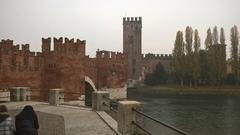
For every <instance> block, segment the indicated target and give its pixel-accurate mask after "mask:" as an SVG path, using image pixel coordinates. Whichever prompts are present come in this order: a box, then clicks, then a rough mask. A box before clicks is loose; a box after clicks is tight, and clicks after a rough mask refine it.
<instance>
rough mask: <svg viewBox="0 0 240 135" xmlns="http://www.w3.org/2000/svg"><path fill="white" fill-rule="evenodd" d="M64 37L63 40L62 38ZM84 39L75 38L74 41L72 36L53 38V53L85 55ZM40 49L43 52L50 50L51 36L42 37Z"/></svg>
mask: <svg viewBox="0 0 240 135" xmlns="http://www.w3.org/2000/svg"><path fill="white" fill-rule="evenodd" d="M63 39H64V40H63ZM85 44H86V41H85V40H80V39H77V40H76V41H74V38H72V39H68V38H63V37H60V38H56V37H54V38H53V51H52V52H54V53H62V54H79V52H80V53H81V54H84V55H85ZM42 51H43V53H50V52H51V38H46V39H45V38H42Z"/></svg>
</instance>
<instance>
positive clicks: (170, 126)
mask: <svg viewBox="0 0 240 135" xmlns="http://www.w3.org/2000/svg"><path fill="white" fill-rule="evenodd" d="M132 111H134V112H136V113H138V114H140V115H142V116H144V117H146V118H148V119H150V120H152V121H155V122H156V123H158V124H160V125H163V126H165V127H167V128H169V129H171V130H173V131H175V132H177V133H179V134H181V135H190V134H189V133H187V132H185V131H183V130H181V129H178V128H176V127H174V126H172V125H169V124H167V123H165V122H162V121H160V120H158V119H156V118H153V117H152V116H150V115H148V114H146V113H143V112H142V111H139V110H136V109H135V108H132ZM134 125H136V123H135V122H134ZM136 126H137V127H138V128H140V129H142V130H143V131H144V130H145V132H146V133H150V132H148V131H147V130H146V129H144V128H143V127H141V126H140V125H136Z"/></svg>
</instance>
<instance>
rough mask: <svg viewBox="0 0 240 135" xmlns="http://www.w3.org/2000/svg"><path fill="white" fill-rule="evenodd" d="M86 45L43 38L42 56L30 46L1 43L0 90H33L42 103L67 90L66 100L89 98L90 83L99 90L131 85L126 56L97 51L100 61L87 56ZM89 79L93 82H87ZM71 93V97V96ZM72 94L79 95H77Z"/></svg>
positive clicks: (82, 42)
mask: <svg viewBox="0 0 240 135" xmlns="http://www.w3.org/2000/svg"><path fill="white" fill-rule="evenodd" d="M85 46H86V42H85V41H84V40H83V41H81V40H79V39H77V40H76V41H74V39H68V38H65V39H64V41H63V38H59V39H57V38H54V39H53V49H51V38H46V39H45V38H42V52H31V51H30V50H29V44H25V45H21V48H20V45H14V44H13V40H9V39H8V40H2V41H1V42H0V89H6V88H10V87H13V86H14V87H22V86H24V87H30V88H31V89H32V90H33V91H34V92H36V93H37V94H36V93H35V95H38V96H40V98H41V99H45V98H47V97H48V90H49V89H52V88H63V89H64V90H66V91H67V93H66V98H71V99H75V98H77V96H79V95H83V94H85V86H87V85H89V83H90V84H91V86H92V85H95V86H92V87H96V88H97V89H102V88H121V87H124V86H125V84H126V81H127V73H126V72H127V63H126V56H125V55H124V54H122V53H115V52H109V51H97V54H96V58H89V57H88V56H86V55H85ZM86 77H87V78H89V79H88V80H90V81H91V82H89V81H86ZM68 93H69V94H68ZM71 93H79V94H78V95H74V94H71Z"/></svg>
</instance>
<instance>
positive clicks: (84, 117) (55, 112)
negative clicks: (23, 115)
mask: <svg viewBox="0 0 240 135" xmlns="http://www.w3.org/2000/svg"><path fill="white" fill-rule="evenodd" d="M4 104H6V105H7V106H8V109H9V110H10V112H11V110H17V111H16V112H15V114H16V113H18V112H19V110H21V109H22V108H23V107H24V106H25V105H32V106H33V107H34V109H35V110H36V111H37V112H40V113H46V114H49V115H48V116H47V115H46V114H45V115H39V114H40V113H38V115H39V116H40V117H45V120H44V121H43V120H42V121H41V118H40V120H39V121H40V130H45V131H49V130H51V129H46V128H50V127H51V126H53V124H50V123H51V122H52V123H53V122H55V120H56V122H55V123H54V125H55V126H54V127H53V128H56V126H57V125H58V124H61V122H62V123H64V124H65V131H64V130H63V129H62V130H61V129H57V130H61V131H62V132H65V134H66V135H115V134H116V133H114V132H113V131H112V130H111V129H110V128H109V127H108V126H107V125H106V124H105V123H104V122H103V120H102V119H101V118H100V117H99V116H98V114H97V113H96V112H94V111H91V109H90V108H85V107H71V106H67V105H61V106H50V105H49V104H47V103H42V102H9V103H4ZM15 114H13V115H15ZM50 115H51V116H50ZM53 116H56V118H55V119H53ZM46 117H49V118H51V120H50V121H49V122H48V121H47V119H46ZM60 117H63V120H61V118H60ZM46 124H47V125H48V124H49V126H46ZM64 124H61V125H59V128H61V127H64V126H62V125H64ZM43 125H44V126H43ZM41 126H42V127H43V128H41ZM57 127H58V126H57ZM40 133H42V134H40ZM39 134H40V135H43V132H39ZM53 134H56V135H57V134H59V133H57V131H56V132H51V135H53ZM44 135H46V133H44Z"/></svg>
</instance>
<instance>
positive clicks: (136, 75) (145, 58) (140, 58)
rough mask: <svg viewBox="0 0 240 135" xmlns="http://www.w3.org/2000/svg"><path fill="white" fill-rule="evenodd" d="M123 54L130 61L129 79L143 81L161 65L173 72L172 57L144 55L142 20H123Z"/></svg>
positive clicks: (128, 18) (137, 18)
mask: <svg viewBox="0 0 240 135" xmlns="http://www.w3.org/2000/svg"><path fill="white" fill-rule="evenodd" d="M123 53H124V54H126V55H127V59H128V78H129V79H131V80H143V79H144V77H145V75H146V74H147V73H151V72H153V70H154V69H155V67H156V65H157V64H158V63H161V64H162V65H163V67H164V68H165V70H167V71H169V72H170V71H171V58H172V56H171V55H168V54H164V55H163V54H152V53H148V54H142V18H141V17H124V18H123Z"/></svg>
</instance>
